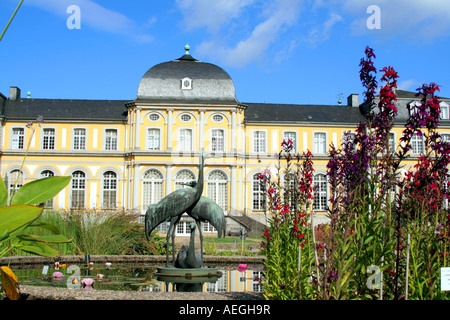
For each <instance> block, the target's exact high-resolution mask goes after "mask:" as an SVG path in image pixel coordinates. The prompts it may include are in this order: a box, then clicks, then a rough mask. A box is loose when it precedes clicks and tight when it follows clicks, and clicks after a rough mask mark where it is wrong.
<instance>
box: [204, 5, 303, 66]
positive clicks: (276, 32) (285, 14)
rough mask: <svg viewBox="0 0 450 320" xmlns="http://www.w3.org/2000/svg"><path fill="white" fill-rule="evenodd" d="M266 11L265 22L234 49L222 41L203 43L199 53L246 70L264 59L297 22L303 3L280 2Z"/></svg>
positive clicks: (257, 26) (259, 24) (262, 14)
mask: <svg viewBox="0 0 450 320" xmlns="http://www.w3.org/2000/svg"><path fill="white" fill-rule="evenodd" d="M263 7H264V9H263V10H262V11H261V12H260V15H261V17H263V21H262V22H260V23H258V24H257V25H256V26H255V27H254V28H253V30H252V32H251V33H250V34H249V35H248V36H247V37H245V38H244V39H242V40H240V41H239V42H238V43H237V44H236V45H235V46H234V47H233V46H229V45H226V44H224V43H223V41H222V39H221V40H218V39H215V40H208V41H204V42H202V43H201V44H200V45H199V46H198V47H197V51H198V52H199V53H200V54H202V55H205V56H209V57H213V58H216V59H217V58H219V59H221V60H222V61H224V62H225V63H226V64H227V65H231V66H244V65H246V64H248V63H250V62H252V61H254V60H255V59H258V57H263V56H264V54H265V52H266V51H267V50H268V48H269V46H270V45H271V44H273V43H274V42H275V41H276V40H277V39H278V38H279V37H280V35H281V34H282V33H283V32H285V30H286V28H289V27H290V26H292V25H293V24H295V23H296V22H297V19H298V16H299V13H300V8H301V1H300V0H278V1H276V2H270V3H269V4H267V6H263Z"/></svg>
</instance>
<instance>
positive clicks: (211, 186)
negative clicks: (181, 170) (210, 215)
mask: <svg viewBox="0 0 450 320" xmlns="http://www.w3.org/2000/svg"><path fill="white" fill-rule="evenodd" d="M216 173H217V174H219V175H221V176H223V177H224V179H215V178H212V175H214V174H216ZM206 194H207V197H208V198H209V199H212V200H213V201H214V202H216V203H217V204H218V205H219V206H220V207H221V208H222V209H223V210H224V211H227V210H228V176H227V174H226V173H225V172H223V171H222V170H218V169H215V170H212V171H211V172H209V173H208V175H207V178H206Z"/></svg>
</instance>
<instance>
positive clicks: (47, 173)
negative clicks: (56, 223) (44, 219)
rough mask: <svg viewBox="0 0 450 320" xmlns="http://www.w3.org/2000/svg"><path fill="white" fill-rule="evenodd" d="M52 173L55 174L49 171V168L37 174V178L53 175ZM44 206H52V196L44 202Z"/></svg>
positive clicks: (49, 207)
mask: <svg viewBox="0 0 450 320" xmlns="http://www.w3.org/2000/svg"><path fill="white" fill-rule="evenodd" d="M54 175H55V174H54V173H53V171H51V170H44V171H42V172H41V174H40V175H39V178H40V179H43V178H48V177H53V176H54ZM44 208H47V209H51V208H53V198H52V199H50V200H48V201H47V202H45V204H44Z"/></svg>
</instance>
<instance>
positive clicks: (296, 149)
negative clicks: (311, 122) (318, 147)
mask: <svg viewBox="0 0 450 320" xmlns="http://www.w3.org/2000/svg"><path fill="white" fill-rule="evenodd" d="M292 133H293V134H294V141H292V147H293V148H292V150H291V152H293V153H296V152H298V150H299V148H298V132H297V131H295V130H283V141H286V142H287V141H288V140H289V139H291V140H292V138H290V137H289V136H287V135H289V134H292Z"/></svg>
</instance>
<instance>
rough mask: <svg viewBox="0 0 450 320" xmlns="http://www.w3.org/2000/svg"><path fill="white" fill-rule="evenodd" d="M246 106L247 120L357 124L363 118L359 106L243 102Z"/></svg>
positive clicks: (250, 121)
mask: <svg viewBox="0 0 450 320" xmlns="http://www.w3.org/2000/svg"><path fill="white" fill-rule="evenodd" d="M243 104H244V105H246V106H247V109H246V110H245V119H246V120H247V122H249V123H252V122H264V123H272V122H273V123H275V122H285V123H297V122H302V123H305V122H306V123H319V122H320V123H332V124H340V123H346V124H347V123H351V124H359V123H360V122H362V121H364V120H365V117H364V116H363V115H361V112H360V110H359V108H356V107H350V106H347V105H310V104H308V105H306V104H275V103H243Z"/></svg>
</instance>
